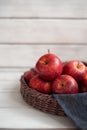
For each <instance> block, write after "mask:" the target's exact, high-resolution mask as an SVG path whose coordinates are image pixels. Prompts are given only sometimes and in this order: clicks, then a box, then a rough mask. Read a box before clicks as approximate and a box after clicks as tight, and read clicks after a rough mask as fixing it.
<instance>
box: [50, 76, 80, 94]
mask: <svg viewBox="0 0 87 130" xmlns="http://www.w3.org/2000/svg"><path fill="white" fill-rule="evenodd" d="M52 92H53V93H56V94H74V93H78V92H79V87H78V84H77V82H76V80H75V79H74V78H73V77H72V76H70V75H60V76H59V77H57V78H56V79H55V80H54V81H53V84H52Z"/></svg>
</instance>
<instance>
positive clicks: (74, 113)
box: [53, 92, 87, 130]
mask: <svg viewBox="0 0 87 130" xmlns="http://www.w3.org/2000/svg"><path fill="white" fill-rule="evenodd" d="M53 96H54V98H55V99H56V100H57V102H58V104H59V105H60V106H61V107H62V108H63V110H64V112H65V113H66V115H67V116H68V117H69V118H71V119H72V121H73V122H74V123H75V124H76V126H77V127H78V128H79V129H81V130H87V92H85V93H78V94H53Z"/></svg>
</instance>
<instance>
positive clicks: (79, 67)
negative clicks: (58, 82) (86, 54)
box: [63, 60, 86, 82]
mask: <svg viewBox="0 0 87 130" xmlns="http://www.w3.org/2000/svg"><path fill="white" fill-rule="evenodd" d="M85 71H86V66H85V64H83V63H82V62H81V61H79V60H71V61H69V62H67V63H66V64H65V65H64V66H63V74H68V75H71V76H72V77H73V78H75V80H76V81H77V82H79V81H80V80H81V79H82V77H83V75H84V74H85Z"/></svg>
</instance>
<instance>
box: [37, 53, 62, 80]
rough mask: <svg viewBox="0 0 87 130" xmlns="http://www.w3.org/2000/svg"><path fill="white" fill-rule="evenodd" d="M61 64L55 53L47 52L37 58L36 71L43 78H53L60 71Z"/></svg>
mask: <svg viewBox="0 0 87 130" xmlns="http://www.w3.org/2000/svg"><path fill="white" fill-rule="evenodd" d="M62 69H63V64H62V62H61V60H60V58H59V57H57V56H56V55H55V54H52V53H48V54H45V55H43V56H41V57H40V58H39V60H38V61H37V63H36V71H37V72H38V74H39V75H40V77H42V78H43V79H45V80H53V79H55V78H56V77H57V76H58V75H60V74H61V73H62Z"/></svg>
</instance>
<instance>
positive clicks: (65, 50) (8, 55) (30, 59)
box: [0, 44, 87, 78]
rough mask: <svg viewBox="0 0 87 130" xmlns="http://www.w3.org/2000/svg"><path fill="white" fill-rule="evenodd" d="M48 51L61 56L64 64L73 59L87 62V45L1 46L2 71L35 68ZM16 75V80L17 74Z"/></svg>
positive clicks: (0, 60) (0, 62)
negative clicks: (12, 68)
mask: <svg viewBox="0 0 87 130" xmlns="http://www.w3.org/2000/svg"><path fill="white" fill-rule="evenodd" d="M48 49H50V52H52V53H55V54H56V55H57V56H59V57H60V59H61V60H62V62H64V61H67V60H72V59H78V60H82V61H87V45H68V44H67V45H13V46H11V45H0V66H1V67H2V68H1V69H3V70H4V69H5V67H8V68H10V67H14V68H15V67H16V68H20V71H21V68H24V71H25V70H26V69H30V68H31V67H35V64H36V62H37V60H38V59H39V58H40V57H41V56H42V55H44V54H46V53H48V52H47V51H48ZM3 74H4V73H3ZM8 74H9V72H8ZM14 75H15V78H16V73H15V74H14ZM2 76H3V77H2V78H5V77H4V75H2ZM9 76H10V74H9Z"/></svg>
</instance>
